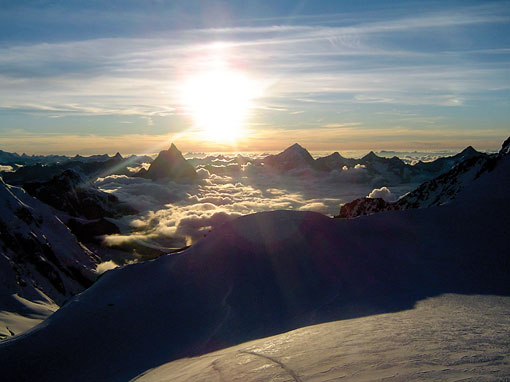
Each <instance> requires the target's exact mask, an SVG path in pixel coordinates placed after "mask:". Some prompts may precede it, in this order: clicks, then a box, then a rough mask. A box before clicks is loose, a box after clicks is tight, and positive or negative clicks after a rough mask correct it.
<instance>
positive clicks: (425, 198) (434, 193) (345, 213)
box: [337, 138, 510, 218]
mask: <svg viewBox="0 0 510 382" xmlns="http://www.w3.org/2000/svg"><path fill="white" fill-rule="evenodd" d="M509 146H510V138H509V139H507V140H506V141H505V142H504V143H503V146H502V148H501V150H500V152H499V153H498V154H494V155H490V156H489V155H482V156H480V155H476V154H474V149H473V148H467V149H466V150H464V151H463V152H462V153H460V154H458V155H457V158H464V160H463V161H462V162H460V163H458V164H456V165H455V166H454V167H453V168H452V169H451V170H449V171H447V172H446V173H444V174H442V175H439V176H438V177H436V178H434V179H432V180H430V181H427V182H425V183H423V184H421V185H420V186H419V187H418V188H417V189H415V190H414V191H412V192H409V193H408V194H406V195H404V196H403V197H401V198H400V199H399V200H398V201H395V202H388V201H385V200H383V199H381V198H370V197H366V198H358V199H355V200H353V201H352V202H349V203H346V204H344V205H343V206H342V207H341V208H340V213H339V215H338V216H337V217H339V218H354V217H357V216H366V215H372V214H374V213H378V212H382V211H394V210H406V209H409V208H426V207H432V206H438V205H441V204H445V203H448V202H450V201H451V200H453V199H455V197H456V196H457V195H458V194H459V193H460V192H461V191H462V190H463V189H464V188H466V187H467V186H468V185H469V184H471V183H472V182H474V181H475V180H476V179H478V178H479V177H480V176H481V175H482V174H484V173H486V172H490V171H492V170H493V169H494V167H496V166H497V165H498V164H499V163H500V162H502V161H503V160H506V159H505V157H506V156H508V152H509ZM441 159H444V160H443V161H442V162H441V163H442V164H441V166H442V167H441V168H447V167H448V166H450V165H451V164H452V163H454V161H453V160H450V159H445V158H441Z"/></svg>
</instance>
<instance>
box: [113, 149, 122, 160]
mask: <svg viewBox="0 0 510 382" xmlns="http://www.w3.org/2000/svg"><path fill="white" fill-rule="evenodd" d="M113 158H114V159H124V158H122V155H120V153H119V152H118V151H117V154H115V155H114V157H113Z"/></svg>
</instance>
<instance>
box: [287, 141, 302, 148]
mask: <svg viewBox="0 0 510 382" xmlns="http://www.w3.org/2000/svg"><path fill="white" fill-rule="evenodd" d="M287 150H304V148H303V146H301V145H300V144H299V143H294V144H293V145H292V146H289V147H287Z"/></svg>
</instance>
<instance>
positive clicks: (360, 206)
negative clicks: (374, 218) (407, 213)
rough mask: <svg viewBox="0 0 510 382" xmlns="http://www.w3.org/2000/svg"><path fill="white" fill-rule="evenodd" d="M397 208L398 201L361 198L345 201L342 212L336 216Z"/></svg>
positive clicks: (346, 216)
mask: <svg viewBox="0 0 510 382" xmlns="http://www.w3.org/2000/svg"><path fill="white" fill-rule="evenodd" d="M396 209H398V205H397V203H390V202H387V201H385V200H384V199H382V198H359V199H355V200H353V201H352V202H349V203H345V204H344V205H343V206H342V207H340V214H338V216H335V217H336V218H353V217H357V216H366V215H372V214H375V213H377V212H381V211H392V210H396Z"/></svg>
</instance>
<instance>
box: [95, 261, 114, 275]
mask: <svg viewBox="0 0 510 382" xmlns="http://www.w3.org/2000/svg"><path fill="white" fill-rule="evenodd" d="M118 266H119V265H118V264H116V263H115V262H114V261H113V260H109V261H104V262H102V263H100V264H97V268H96V272H97V273H98V274H102V273H105V272H106V271H109V270H110V269H115V268H117V267H118Z"/></svg>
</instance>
